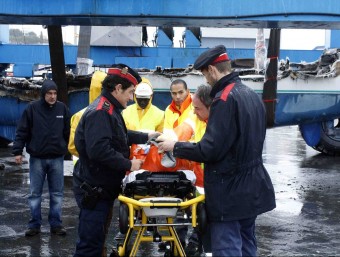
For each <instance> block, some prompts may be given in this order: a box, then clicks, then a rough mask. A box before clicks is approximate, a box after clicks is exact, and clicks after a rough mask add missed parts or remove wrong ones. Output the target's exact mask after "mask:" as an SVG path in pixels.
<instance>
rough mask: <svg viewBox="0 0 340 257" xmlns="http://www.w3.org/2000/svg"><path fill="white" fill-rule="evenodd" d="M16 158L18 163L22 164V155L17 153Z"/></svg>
mask: <svg viewBox="0 0 340 257" xmlns="http://www.w3.org/2000/svg"><path fill="white" fill-rule="evenodd" d="M14 158H15V163H16V164H22V155H16V156H15V157H14Z"/></svg>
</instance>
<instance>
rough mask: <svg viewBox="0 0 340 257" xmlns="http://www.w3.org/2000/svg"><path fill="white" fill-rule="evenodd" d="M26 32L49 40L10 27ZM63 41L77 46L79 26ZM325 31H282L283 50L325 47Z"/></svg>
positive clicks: (39, 28)
mask: <svg viewBox="0 0 340 257" xmlns="http://www.w3.org/2000/svg"><path fill="white" fill-rule="evenodd" d="M10 28H16V29H20V30H23V31H25V32H29V31H34V32H35V33H36V34H37V35H38V36H39V35H40V32H41V31H42V32H43V35H44V36H45V37H46V38H47V29H44V28H43V27H42V26H41V25H10ZM183 29H184V28H175V30H174V31H175V36H174V46H175V47H179V40H180V39H181V38H182V32H183ZM62 31H63V40H64V41H65V42H68V43H71V44H77V40H78V36H79V34H78V33H79V32H78V31H79V26H65V27H62ZM154 31H155V28H154V27H150V28H148V34H149V39H150V38H153V34H154ZM325 38H326V36H325V30H316V29H282V30H281V49H296V50H312V49H314V48H315V47H316V46H324V45H325Z"/></svg>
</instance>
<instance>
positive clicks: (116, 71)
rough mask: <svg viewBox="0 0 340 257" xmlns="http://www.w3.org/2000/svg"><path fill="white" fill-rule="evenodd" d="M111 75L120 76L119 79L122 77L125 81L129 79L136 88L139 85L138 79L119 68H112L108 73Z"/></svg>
mask: <svg viewBox="0 0 340 257" xmlns="http://www.w3.org/2000/svg"><path fill="white" fill-rule="evenodd" d="M107 74H109V75H118V76H119V77H122V78H124V79H127V80H128V81H130V82H131V83H132V84H133V85H134V86H136V85H137V84H138V82H137V79H136V78H135V77H134V76H132V75H131V73H129V72H125V71H123V70H122V69H119V68H110V69H109V70H108V72H107Z"/></svg>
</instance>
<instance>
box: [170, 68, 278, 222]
mask: <svg viewBox="0 0 340 257" xmlns="http://www.w3.org/2000/svg"><path fill="white" fill-rule="evenodd" d="M211 96H212V97H213V99H214V100H213V103H212V105H211V108H210V115H209V120H208V123H207V129H206V132H205V134H204V136H203V138H202V140H201V141H200V142H198V143H196V144H191V143H188V142H177V143H176V144H175V147H174V156H176V157H179V158H186V159H190V160H193V161H197V162H204V189H205V194H206V206H207V212H208V218H209V220H210V221H215V222H216V221H217V222H218V221H232V220H240V219H246V218H250V217H254V216H256V215H258V214H261V213H264V212H267V211H270V210H272V209H274V208H275V194H274V189H273V185H272V182H271V179H270V177H269V175H268V173H267V171H266V169H265V167H264V166H263V161H262V149H263V143H264V140H265V135H266V115H265V109H264V105H263V103H262V100H261V99H260V97H259V96H258V95H257V94H256V93H255V92H254V91H253V90H252V89H250V88H248V87H247V86H245V85H243V84H242V83H241V81H240V78H239V76H238V74H237V73H231V74H229V75H227V76H225V77H223V78H222V79H221V80H219V81H218V82H217V83H216V84H215V85H214V87H213V88H212V91H211Z"/></svg>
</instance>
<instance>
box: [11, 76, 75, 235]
mask: <svg viewBox="0 0 340 257" xmlns="http://www.w3.org/2000/svg"><path fill="white" fill-rule="evenodd" d="M57 91H58V87H57V85H56V83H55V82H54V81H52V80H45V81H44V82H43V84H42V87H41V99H40V100H37V101H34V102H31V103H29V104H28V106H27V107H26V109H25V110H24V112H23V114H22V116H21V119H20V121H19V124H18V127H17V131H16V136H15V140H14V143H13V151H12V153H13V154H14V155H15V162H16V163H17V164H21V163H22V158H23V156H22V152H23V148H24V147H26V151H27V152H28V153H29V154H30V159H29V174H30V194H29V197H28V201H29V206H30V210H31V220H30V221H29V223H28V229H27V230H26V232H25V236H34V235H37V234H39V233H40V227H41V223H42V222H41V202H42V193H43V187H44V182H45V178H47V181H48V189H49V193H50V210H49V215H48V222H49V224H50V231H51V233H52V234H57V235H65V234H66V230H65V228H64V227H63V226H62V220H61V213H62V210H61V209H62V203H63V190H64V155H65V154H66V153H67V143H68V138H69V134H70V113H69V110H68V108H67V107H66V105H65V104H64V103H62V102H59V101H57Z"/></svg>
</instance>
